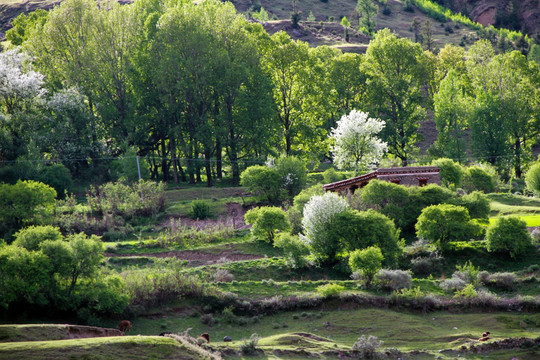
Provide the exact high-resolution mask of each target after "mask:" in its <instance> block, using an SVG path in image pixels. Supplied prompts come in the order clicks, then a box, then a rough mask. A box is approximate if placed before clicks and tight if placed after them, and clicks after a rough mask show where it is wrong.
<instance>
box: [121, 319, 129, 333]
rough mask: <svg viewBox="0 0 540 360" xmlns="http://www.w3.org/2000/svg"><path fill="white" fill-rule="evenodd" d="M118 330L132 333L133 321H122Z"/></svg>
mask: <svg viewBox="0 0 540 360" xmlns="http://www.w3.org/2000/svg"><path fill="white" fill-rule="evenodd" d="M118 330H120V331H122V332H126V331H131V321H129V320H122V321H120V324H118Z"/></svg>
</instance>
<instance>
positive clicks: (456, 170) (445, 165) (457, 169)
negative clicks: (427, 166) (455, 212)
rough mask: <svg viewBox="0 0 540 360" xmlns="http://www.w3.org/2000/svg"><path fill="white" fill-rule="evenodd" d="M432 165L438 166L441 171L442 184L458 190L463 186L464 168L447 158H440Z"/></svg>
mask: <svg viewBox="0 0 540 360" xmlns="http://www.w3.org/2000/svg"><path fill="white" fill-rule="evenodd" d="M431 165H434V166H437V167H438V168H439V169H440V173H439V174H440V176H441V184H442V185H444V186H446V187H450V186H453V187H455V188H458V187H460V186H461V181H462V180H463V175H464V171H463V167H462V166H461V165H460V164H459V163H457V162H455V161H453V160H451V159H446V158H440V159H437V160H434V161H432V162H431Z"/></svg>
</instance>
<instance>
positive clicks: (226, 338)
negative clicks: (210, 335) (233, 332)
mask: <svg viewBox="0 0 540 360" xmlns="http://www.w3.org/2000/svg"><path fill="white" fill-rule="evenodd" d="M223 341H224V342H230V341H232V337H230V336H228V335H227V336H224V337H223Z"/></svg>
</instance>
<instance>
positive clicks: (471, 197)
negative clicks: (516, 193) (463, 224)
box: [454, 191, 491, 220]
mask: <svg viewBox="0 0 540 360" xmlns="http://www.w3.org/2000/svg"><path fill="white" fill-rule="evenodd" d="M454 203H455V205H460V206H463V207H465V208H467V210H469V215H470V216H471V218H472V219H486V220H487V219H488V217H489V212H490V211H491V206H490V204H489V200H488V198H487V196H486V195H485V194H484V193H482V192H480V191H473V192H472V193H470V194H466V195H463V196H462V197H460V198H458V199H457V200H456V201H455V202H454Z"/></svg>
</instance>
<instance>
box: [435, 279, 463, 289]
mask: <svg viewBox="0 0 540 360" xmlns="http://www.w3.org/2000/svg"><path fill="white" fill-rule="evenodd" d="M465 286H467V283H466V282H465V281H464V280H462V279H459V278H451V279H446V280H443V281H441V283H440V284H439V287H440V288H441V289H443V290H445V291H449V292H450V291H456V290H461V289H463V288H464V287H465Z"/></svg>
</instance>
